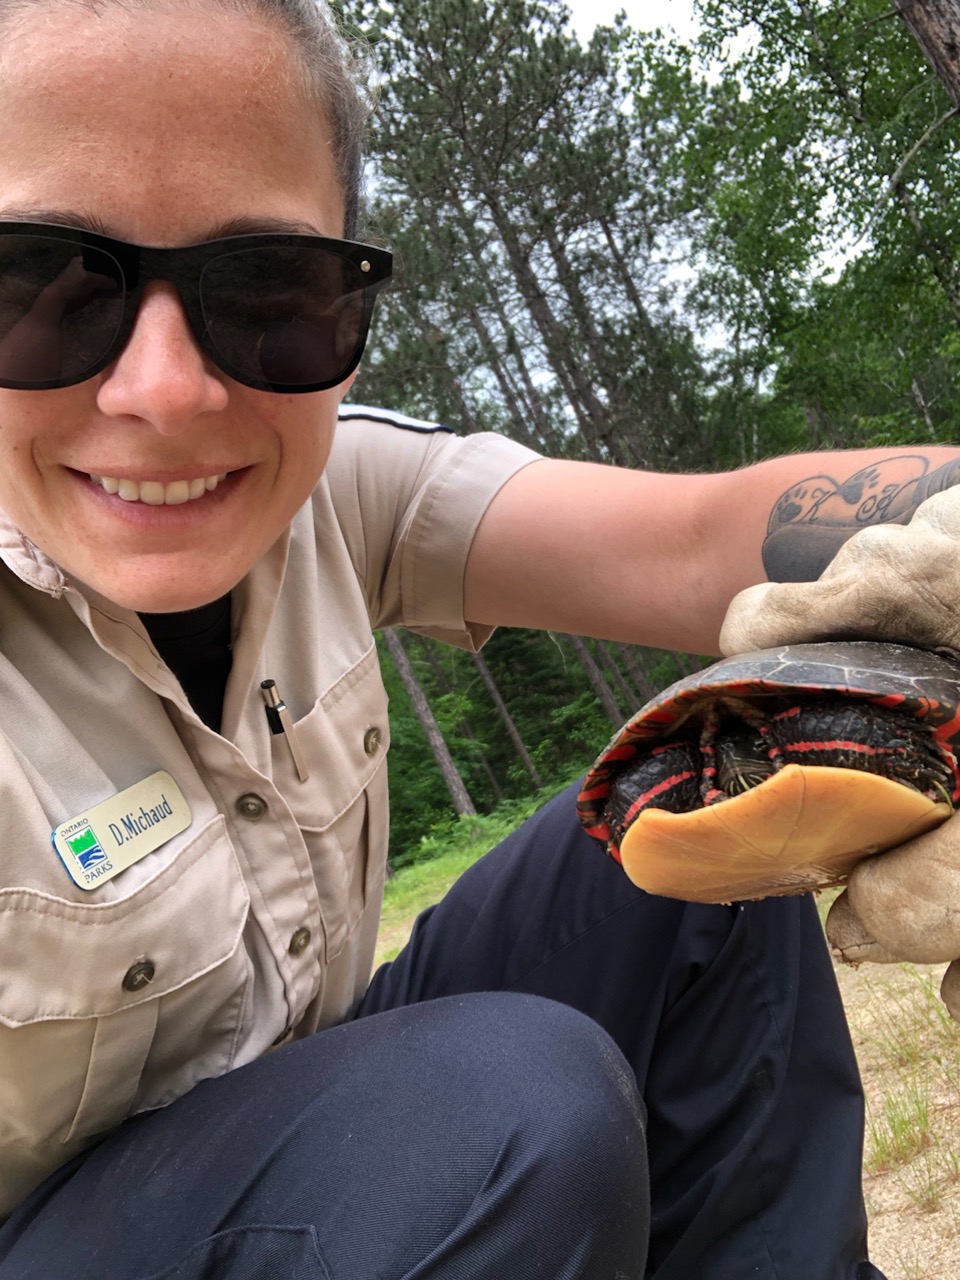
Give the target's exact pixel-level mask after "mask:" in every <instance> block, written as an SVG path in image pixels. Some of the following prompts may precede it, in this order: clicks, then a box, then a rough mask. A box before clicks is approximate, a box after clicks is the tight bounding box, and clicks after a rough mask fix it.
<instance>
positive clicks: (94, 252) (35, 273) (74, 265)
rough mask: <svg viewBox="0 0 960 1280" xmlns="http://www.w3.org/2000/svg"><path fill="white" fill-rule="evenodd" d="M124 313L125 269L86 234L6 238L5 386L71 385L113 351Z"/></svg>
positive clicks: (0, 278)
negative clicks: (82, 238)
mask: <svg viewBox="0 0 960 1280" xmlns="http://www.w3.org/2000/svg"><path fill="white" fill-rule="evenodd" d="M122 312H123V272H122V271H121V269H120V265H119V263H118V262H117V261H116V259H115V258H113V257H111V256H110V254H108V253H104V252H103V251H102V250H100V249H94V248H90V247H84V246H83V245H82V244H81V243H80V242H79V240H78V241H76V242H74V241H70V240H62V239H56V238H54V237H52V236H50V237H47V236H42V235H9V236H2V237H0V385H2V386H7V387H23V388H31V387H43V386H66V385H69V384H70V383H73V382H80V381H81V380H83V379H84V378H86V377H89V376H90V375H91V373H92V372H94V371H95V370H96V368H97V367H98V364H101V363H102V361H103V358H104V356H105V355H106V354H107V353H108V352H109V351H110V349H111V346H112V344H113V342H114V339H115V338H116V335H117V331H118V329H119V327H120V322H121V318H122Z"/></svg>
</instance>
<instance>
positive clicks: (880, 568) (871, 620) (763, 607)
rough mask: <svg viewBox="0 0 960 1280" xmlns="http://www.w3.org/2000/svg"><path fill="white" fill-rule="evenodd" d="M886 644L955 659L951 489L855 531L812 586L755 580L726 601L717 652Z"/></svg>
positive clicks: (957, 606) (954, 505)
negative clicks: (905, 514) (900, 519)
mask: <svg viewBox="0 0 960 1280" xmlns="http://www.w3.org/2000/svg"><path fill="white" fill-rule="evenodd" d="M843 637H849V638H855V639H858V640H888V641H891V642H895V643H900V644H912V645H914V646H915V647H916V648H918V649H935V650H938V651H940V652H946V653H948V654H950V655H951V656H954V657H957V656H960V486H956V487H954V488H952V489H945V490H944V491H943V492H942V493H938V494H935V495H934V496H933V497H932V498H928V499H927V500H926V502H924V503H922V504H921V505H920V506H919V507H918V508H917V510H916V512H915V514H914V516H913V519H912V520H911V521H910V523H909V524H906V525H901V524H880V525H871V526H870V527H869V528H867V529H861V530H860V532H859V533H855V534H854V535H853V536H852V537H851V538H850V539H849V540H848V541H847V542H845V543H844V544H843V546H842V547H841V548H840V550H839V551H838V552H837V554H836V556H835V557H834V559H833V560H831V562H830V564H829V565H828V566H827V567H826V569H825V570H824V571H823V573H822V574H821V576H820V577H819V578H818V579H817V581H816V582H763V583H760V584H759V585H758V586H755V587H748V588H747V589H746V591H741V592H740V594H739V595H737V596H734V598H733V601H732V602H731V604H730V608H729V609H728V610H727V616H726V618H725V620H724V623H723V629H722V631H721V632H720V650H721V652H722V653H724V654H735V653H749V652H750V650H751V649H769V648H772V647H773V646H774V645H780V644H799V643H801V642H805V641H814V640H837V639H840V638H843Z"/></svg>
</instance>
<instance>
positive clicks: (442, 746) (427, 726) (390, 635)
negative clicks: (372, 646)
mask: <svg viewBox="0 0 960 1280" xmlns="http://www.w3.org/2000/svg"><path fill="white" fill-rule="evenodd" d="M383 638H384V641H385V642H386V646H387V648H388V649H389V650H390V657H391V658H392V659H393V661H394V663H395V665H396V668H397V671H398V672H399V674H400V679H401V680H402V681H403V687H404V688H405V689H406V691H407V696H408V697H409V699H410V702H411V704H412V706H413V709H414V711H415V712H416V715H417V719H418V720H419V721H420V724H421V725H422V726H423V731H424V733H425V734H426V735H427V741H428V742H429V743H430V750H431V751H432V752H433V758H434V759H435V760H436V762H437V764H438V765H439V767H440V772H441V773H442V774H443V780H444V782H445V783H446V784H447V790H448V791H449V792H450V799H451V800H452V801H453V807H454V809H455V810H456V811H457V813H458V814H459V815H460V817H465V816H469V817H473V816H475V815H476V812H477V811H476V809H475V808H474V804H473V801H472V800H471V799H470V794H469V792H468V791H467V788H466V786H465V785H464V782H463V779H462V778H461V777H460V771H459V769H458V768H457V766H456V764H455V763H454V759H453V756H452V755H451V754H450V751H449V749H448V747H447V744H446V742H444V740H443V734H442V733H441V732H440V726H439V725H438V724H437V721H436V718H435V716H434V714H433V712H432V711H431V710H430V704H429V703H428V702H427V696H426V694H425V693H424V692H423V689H422V688H421V686H420V681H419V680H418V679H417V676H416V672H415V671H414V669H413V664H412V663H411V661H410V659H409V658H408V657H407V652H406V650H405V649H404V647H403V645H402V644H401V643H400V637H399V636H398V635H397V633H396V631H394V630H393V628H392V627H385V628H384V630H383Z"/></svg>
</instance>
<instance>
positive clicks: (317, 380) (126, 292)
mask: <svg viewBox="0 0 960 1280" xmlns="http://www.w3.org/2000/svg"><path fill="white" fill-rule="evenodd" d="M392 265H393V258H392V255H391V254H390V253H388V252H387V251H386V250H385V249H376V248H374V247H373V246H371V245H365V244H355V243H353V242H351V241H348V240H328V239H325V238H323V237H321V236H301V235H284V234H281V235H251V236H231V237H230V238H228V239H224V240H209V241H207V242H206V243H205V244H193V245H187V246H186V247H184V248H182V249H151V248H147V247H145V246H143V245H138V244H127V243H126V241H123V240H112V239H110V238H109V237H108V236H101V235H97V234H95V233H94V232H91V231H82V230H78V229H75V228H73V227H61V226H52V225H47V224H46V223H34V222H0V387H9V388H11V389H12V390H16V391H47V390H51V389H53V388H55V387H69V386H73V385H74V383H77V382H84V381H85V380H86V379H87V378H92V377H93V376H94V375H95V374H97V373H100V372H101V371H102V370H103V369H105V368H106V367H107V365H109V364H110V363H111V362H112V361H113V360H115V359H116V358H117V356H118V355H119V354H120V352H121V351H122V350H123V348H124V346H125V344H126V343H127V341H128V340H129V338H130V334H131V331H132V329H133V326H134V322H135V321H136V318H137V310H138V308H139V306H140V300H141V298H142V296H143V290H144V286H145V285H147V284H149V283H150V281H152V280H163V281H166V282H168V283H170V284H172V285H174V286H175V288H176V290H177V292H178V294H179V295H180V301H181V303H182V304H183V309H184V311H185V313H186V316H187V319H188V321H189V322H190V328H191V329H192V331H193V335H194V337H195V338H196V340H197V343H198V344H199V346H200V347H201V348H202V350H203V351H204V352H205V353H206V355H207V356H209V358H210V359H211V360H212V361H213V363H214V364H215V365H216V366H217V367H218V368H219V369H222V370H223V372H224V373H226V374H228V375H229V376H230V377H231V378H234V379H235V380H236V381H237V382H242V383H244V385H246V386H248V387H255V388H256V389H257V390H259V391H278V392H284V393H290V392H301V391H325V390H326V389H327V388H328V387H335V386H336V385H337V384H338V383H340V382H342V381H343V380H344V378H347V377H348V376H349V375H350V374H351V373H352V372H353V371H354V369H355V368H356V367H357V365H358V364H359V362H360V357H361V355H362V354H363V348H364V344H365V343H366V340H367V332H368V330H369V328H370V318H371V315H372V313H373V304H374V300H375V298H376V295H377V292H378V290H380V289H381V288H382V287H383V286H384V285H385V284H386V283H387V281H388V280H389V279H390V273H391V269H392Z"/></svg>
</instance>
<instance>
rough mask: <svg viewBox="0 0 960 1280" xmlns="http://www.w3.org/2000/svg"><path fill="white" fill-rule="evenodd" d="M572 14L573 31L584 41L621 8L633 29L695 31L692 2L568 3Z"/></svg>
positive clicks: (601, 0) (604, 0)
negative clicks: (662, 28) (657, 28)
mask: <svg viewBox="0 0 960 1280" xmlns="http://www.w3.org/2000/svg"><path fill="white" fill-rule="evenodd" d="M565 3H566V5H567V8H568V9H570V10H571V12H572V14H573V18H572V23H573V27H574V30H575V31H576V32H577V35H578V36H580V38H581V39H582V40H589V39H590V35H591V33H592V31H593V29H594V27H597V26H599V25H601V24H607V23H609V22H610V21H611V20H612V19H613V17H614V15H615V14H617V13H619V11H620V10H621V9H623V10H624V11H625V12H626V15H627V19H628V21H629V23H630V25H631V26H632V27H637V28H639V29H640V30H641V31H643V30H650V29H652V28H653V27H672V28H673V30H674V31H676V33H677V35H678V36H682V37H688V36H690V35H691V34H692V32H693V29H694V28H693V17H692V10H693V4H692V0H565Z"/></svg>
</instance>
